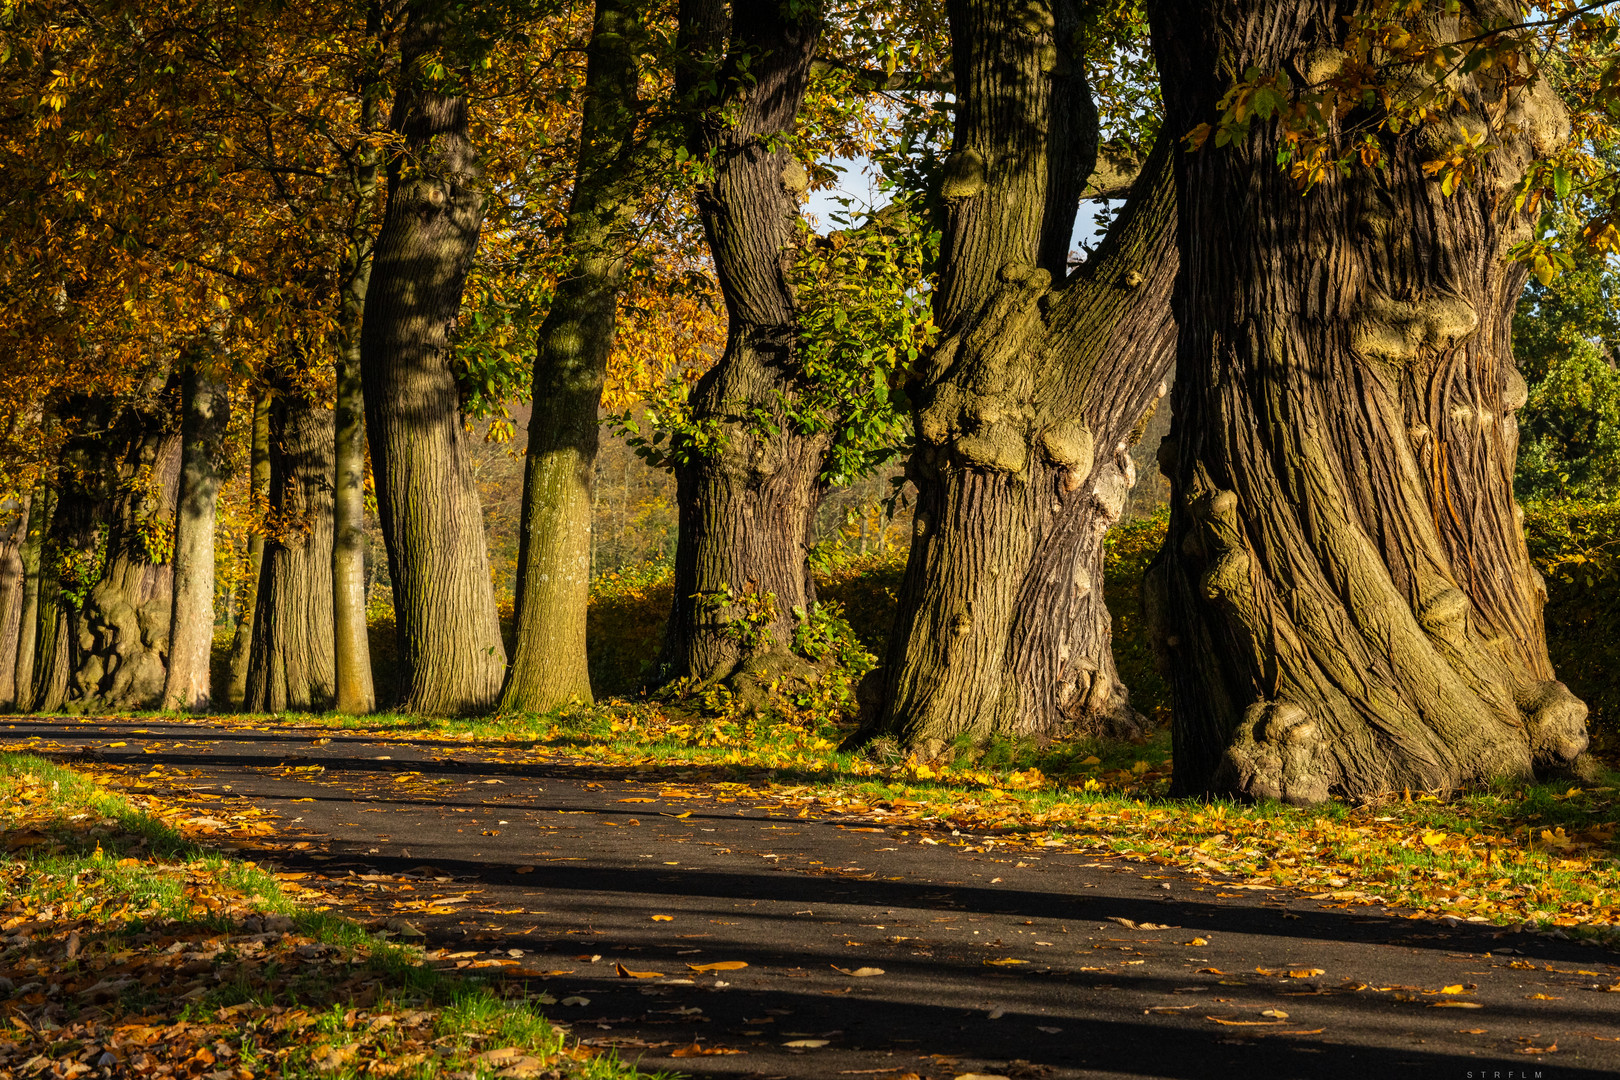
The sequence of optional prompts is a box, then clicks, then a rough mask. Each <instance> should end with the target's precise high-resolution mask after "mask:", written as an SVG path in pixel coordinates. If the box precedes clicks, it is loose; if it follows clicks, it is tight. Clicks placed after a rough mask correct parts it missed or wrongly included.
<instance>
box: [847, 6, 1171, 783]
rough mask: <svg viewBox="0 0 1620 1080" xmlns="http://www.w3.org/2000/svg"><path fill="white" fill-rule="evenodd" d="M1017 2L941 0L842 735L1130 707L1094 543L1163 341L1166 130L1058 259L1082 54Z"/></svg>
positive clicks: (1071, 716)
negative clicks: (938, 49) (876, 533)
mask: <svg viewBox="0 0 1620 1080" xmlns="http://www.w3.org/2000/svg"><path fill="white" fill-rule="evenodd" d="M1032 10H1035V9H1028V8H1025V7H1021V6H1018V5H1014V4H1011V3H1005V2H1000V0H977V2H967V0H963V2H958V3H955V4H953V5H952V6H951V9H950V14H951V29H952V40H953V42H954V46H953V57H954V63H955V67H956V84H957V96H958V100H959V102H960V105H959V107H958V111H957V123H956V131H955V136H954V142H953V145H952V151H951V154H950V155H949V157H948V158H947V159H946V163H945V180H944V186H943V189H942V192H941V193H942V195H943V196H944V199H945V204H946V214H947V223H946V231H945V238H944V239H945V243H944V247H943V249H942V254H941V258H942V262H941V280H940V287H939V290H938V291H937V293H936V296H935V320H936V322H937V323H938V324H939V325H940V327H941V329H942V331H943V333H942V340H941V343H940V345H939V346H938V348H937V349H936V350H935V352H934V354H933V355H932V356H931V357H930V358H929V359H928V360H927V362H926V364H925V365H924V368H923V371H922V372H921V375H920V377H919V378H918V379H917V380H916V381H915V382H914V383H913V385H912V386H911V387H910V389H909V392H910V395H911V398H912V401H913V403H914V407H915V410H916V411H915V418H916V424H917V434H918V447H917V449H916V451H914V453H913V455H912V458H911V461H910V462H909V464H908V474H909V476H910V477H911V479H912V480H913V482H914V483H916V485H917V490H918V498H917V509H916V514H915V517H914V528H913V537H912V544H911V553H910V557H909V559H908V561H907V565H906V576H905V579H904V581H903V583H902V586H901V591H900V595H899V604H898V607H897V611H896V619H895V629H894V632H893V633H892V634H891V636H890V639H889V655H888V661H887V663H886V665H885V668H884V672H883V691H882V697H881V699H880V704H879V707H878V709H877V711H876V713H875V715H873V716H872V717H871V718H870V719H869V721H868V723H867V724H866V725H865V726H864V727H863V730H862V731H861V732H860V733H858V734H857V735H856V736H855V738H853V739H852V740H851V742H852V743H857V742H859V741H862V740H864V739H867V738H870V737H872V736H873V735H875V734H878V733H883V734H886V735H889V736H891V737H894V738H896V739H898V740H899V741H900V742H901V743H902V744H904V745H906V746H908V747H913V748H915V749H917V750H919V751H920V752H922V753H924V754H929V755H931V754H934V753H937V752H939V751H940V750H941V749H943V747H944V746H945V745H946V744H948V743H949V742H951V741H953V740H955V739H958V738H962V737H966V738H970V739H972V740H974V741H976V742H982V741H983V740H985V739H987V738H989V737H990V736H993V735H1013V734H1029V733H1040V734H1055V733H1057V732H1059V731H1063V730H1067V729H1073V728H1075V727H1079V728H1080V729H1082V730H1098V729H1108V728H1114V729H1116V730H1117V729H1120V728H1126V729H1134V727H1135V724H1136V718H1135V716H1134V714H1133V713H1131V712H1130V710H1129V706H1128V703H1127V702H1126V700H1125V697H1124V694H1123V687H1121V686H1120V685H1119V682H1118V678H1117V676H1116V675H1115V674H1114V671H1113V658H1112V654H1111V651H1110V632H1109V623H1108V617H1107V609H1106V608H1105V607H1104V606H1103V603H1102V594H1101V585H1102V580H1101V577H1102V575H1101V550H1102V548H1101V544H1102V536H1103V534H1104V533H1105V532H1106V530H1107V529H1108V527H1109V526H1110V525H1111V524H1113V522H1114V521H1115V520H1116V519H1117V517H1118V515H1119V512H1120V509H1121V506H1122V504H1123V497H1124V493H1125V491H1126V490H1128V487H1129V482H1130V480H1131V479H1132V475H1131V471H1130V466H1129V459H1128V457H1127V455H1126V451H1128V449H1129V446H1130V441H1131V438H1132V434H1131V433H1132V432H1133V430H1135V428H1136V426H1137V424H1138V422H1139V421H1140V420H1141V419H1142V418H1143V415H1144V414H1145V413H1146V412H1147V410H1148V409H1149V408H1151V406H1152V404H1153V402H1154V401H1155V399H1156V395H1157V394H1159V393H1162V390H1161V389H1160V384H1161V381H1162V379H1163V378H1164V375H1165V374H1166V372H1167V370H1168V365H1169V363H1170V353H1171V350H1170V343H1171V342H1172V340H1173V332H1174V331H1173V324H1172V323H1171V321H1170V318H1169V314H1168V311H1167V310H1166V304H1165V300H1166V298H1167V296H1168V294H1169V289H1170V284H1171V282H1172V281H1173V280H1174V273H1175V257H1174V249H1173V245H1172V238H1173V223H1174V193H1173V190H1172V187H1171V184H1170V176H1169V161H1170V157H1171V153H1172V149H1173V147H1172V143H1171V141H1169V140H1167V139H1161V140H1160V143H1161V145H1160V146H1159V147H1158V148H1157V149H1156V150H1155V151H1154V153H1153V155H1152V157H1151V158H1150V160H1149V163H1148V166H1147V167H1146V168H1145V169H1144V172H1143V176H1142V178H1141V179H1140V180H1139V181H1138V183H1137V185H1136V187H1135V189H1134V190H1133V192H1132V195H1131V198H1130V200H1129V202H1128V203H1127V205H1126V208H1125V210H1124V211H1123V212H1122V213H1121V216H1120V218H1119V220H1118V221H1117V222H1116V223H1115V225H1114V227H1113V228H1112V229H1110V230H1109V234H1108V237H1107V239H1106V240H1105V242H1104V244H1103V246H1102V248H1101V249H1100V250H1099V251H1098V252H1097V253H1096V254H1095V255H1094V256H1092V258H1091V259H1089V260H1088V261H1087V262H1085V263H1084V264H1083V265H1082V266H1081V267H1079V268H1078V269H1077V270H1075V271H1074V272H1073V273H1072V274H1069V275H1068V276H1067V277H1066V278H1062V279H1061V280H1058V278H1059V275H1062V274H1063V273H1064V270H1065V266H1066V261H1065V257H1066V255H1067V250H1068V242H1069V236H1070V231H1071V229H1072V227H1073V222H1074V217H1075V212H1076V210H1077V207H1078V201H1079V196H1080V193H1081V188H1082V187H1083V180H1084V178H1086V177H1087V176H1089V175H1090V174H1091V171H1092V169H1093V167H1094V165H1095V162H1096V120H1095V110H1094V108H1093V107H1092V106H1091V103H1090V91H1089V89H1088V88H1087V87H1086V85H1085V82H1084V79H1083V75H1082V74H1081V72H1082V68H1081V67H1080V63H1081V60H1080V58H1079V57H1075V56H1067V57H1065V56H1062V51H1063V50H1064V49H1066V48H1067V45H1066V43H1067V42H1071V41H1074V40H1076V36H1075V35H1074V34H1071V33H1069V32H1067V29H1068V28H1069V27H1071V26H1072V24H1073V23H1074V21H1075V19H1076V12H1075V9H1074V7H1073V6H1072V5H1069V4H1058V5H1056V7H1055V15H1054V17H1053V19H1052V20H1051V21H1047V22H1044V24H1043V23H1041V22H1038V21H1031V19H1030V17H1029V12H1030V11H1032ZM1076 178H1080V179H1079V182H1077V181H1076ZM1054 280H1057V284H1056V285H1054Z"/></svg>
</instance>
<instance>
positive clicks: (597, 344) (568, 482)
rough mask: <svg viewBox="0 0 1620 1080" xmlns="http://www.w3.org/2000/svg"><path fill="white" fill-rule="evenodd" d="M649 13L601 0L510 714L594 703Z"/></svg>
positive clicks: (534, 433) (529, 494) (538, 401)
mask: <svg viewBox="0 0 1620 1080" xmlns="http://www.w3.org/2000/svg"><path fill="white" fill-rule="evenodd" d="M640 19H641V15H640V5H638V4H634V3H630V2H627V0H597V3H596V19H595V25H594V26H593V27H592V30H591V42H590V45H589V46H588V48H587V50H586V71H585V106H584V115H583V118H582V121H581V129H580V143H579V154H578V157H577V164H576V165H575V172H574V190H573V196H572V199H571V201H570V203H569V207H568V223H567V225H566V227H565V232H564V237H563V243H564V247H565V249H566V250H567V252H568V256H569V263H568V265H567V267H566V268H565V269H564V271H563V273H562V275H561V277H560V279H559V280H558V282H557V291H556V296H555V298H554V299H553V300H552V303H551V309H550V310H549V311H548V312H547V313H546V318H545V321H544V322H543V323H542V324H541V326H540V332H539V335H538V340H537V341H536V346H535V359H534V395H533V400H534V411H533V413H532V415H531V416H530V419H529V445H528V453H527V459H526V461H525V465H524V477H523V521H522V529H521V531H520V532H519V539H518V577H517V605H516V609H517V627H516V639H515V641H514V644H513V648H512V665H511V668H510V669H509V670H508V671H507V676H506V687H505V690H504V691H503V693H502V696H501V707H502V708H503V709H510V710H517V711H533V712H543V711H545V710H547V709H553V708H556V707H557V706H560V705H565V704H567V703H568V702H569V701H585V702H588V701H590V700H591V680H590V669H589V667H588V666H587V664H586V658H585V608H586V602H587V601H588V600H589V598H590V583H591V578H590V574H591V536H592V509H593V503H594V500H593V498H592V492H593V488H594V486H595V476H596V449H597V438H598V428H599V420H598V415H599V413H600V410H601V404H602V383H603V380H604V378H605V377H606V374H607V363H608V355H609V353H610V352H611V351H612V348H613V334H614V329H615V318H614V316H615V310H616V308H617V304H618V295H619V287H620V283H621V282H622V281H623V278H624V255H625V252H626V251H627V250H628V247H629V245H630V243H631V237H630V236H629V235H628V227H629V225H630V223H631V219H632V215H633V213H634V211H635V209H636V206H637V203H638V198H637V197H638V195H639V194H640V192H639V190H638V185H637V184H636V180H637V179H638V177H637V176H636V174H635V168H636V164H637V163H636V155H637V150H638V146H637V143H636V139H635V136H636V123H637V119H638V117H639V115H640V112H641V107H640V100H639V98H638V96H637V93H636V91H637V84H638V82H639V79H640V69H639V65H638V64H637V54H638V51H639V48H640V40H641V38H642V36H643V33H642V28H641V23H640Z"/></svg>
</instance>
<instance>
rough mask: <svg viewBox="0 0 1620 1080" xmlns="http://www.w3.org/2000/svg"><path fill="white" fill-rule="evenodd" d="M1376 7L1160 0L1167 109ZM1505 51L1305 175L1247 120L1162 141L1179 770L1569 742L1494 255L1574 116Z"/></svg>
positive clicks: (1168, 645)
mask: <svg viewBox="0 0 1620 1080" xmlns="http://www.w3.org/2000/svg"><path fill="white" fill-rule="evenodd" d="M1485 7H1486V8H1487V9H1488V10H1487V13H1486V15H1488V16H1490V17H1498V16H1500V17H1509V16H1516V14H1517V12H1518V10H1519V9H1518V7H1517V6H1516V5H1507V4H1500V5H1498V4H1486V5H1485ZM1346 9H1348V10H1346ZM1375 9H1376V10H1382V9H1381V8H1377V7H1376V5H1374V4H1373V3H1371V2H1370V0H1367V2H1363V3H1355V4H1349V5H1341V6H1340V8H1338V9H1333V8H1324V7H1322V6H1321V5H1319V4H1316V3H1306V2H1303V0H1294V2H1289V3H1271V2H1264V3H1262V2H1260V0H1221V2H1217V3H1208V4H1202V5H1196V6H1194V5H1173V4H1168V3H1160V4H1157V5H1155V6H1154V10H1153V13H1152V14H1153V19H1154V27H1153V40H1154V46H1155V48H1156V49H1157V50H1158V51H1159V70H1160V71H1161V72H1162V73H1163V85H1164V93H1165V101H1166V106H1167V111H1168V116H1169V122H1168V123H1169V127H1168V129H1169V130H1171V131H1176V132H1180V131H1186V130H1189V129H1190V128H1192V126H1193V125H1194V124H1195V123H1197V122H1199V121H1209V120H1213V119H1215V118H1216V116H1217V115H1218V106H1217V102H1218V101H1219V100H1220V98H1221V97H1222V95H1223V94H1224V93H1225V91H1226V89H1227V87H1228V84H1229V81H1230V79H1231V77H1232V75H1231V73H1232V72H1238V71H1243V70H1245V69H1247V68H1250V67H1251V66H1252V67H1254V68H1257V69H1259V70H1261V71H1271V70H1278V69H1281V68H1285V67H1286V68H1289V69H1291V70H1298V71H1304V70H1313V71H1316V72H1318V75H1319V76H1320V74H1321V69H1322V68H1323V66H1324V65H1328V66H1331V65H1332V64H1334V63H1335V62H1337V61H1336V60H1335V57H1336V56H1342V54H1339V53H1336V51H1335V50H1334V48H1332V45H1333V44H1334V43H1335V42H1338V41H1339V40H1341V38H1342V35H1343V33H1344V27H1345V25H1346V23H1347V22H1348V21H1349V20H1350V19H1351V18H1354V17H1355V16H1356V15H1359V14H1364V13H1366V14H1370V13H1372V12H1374V11H1375ZM1486 15H1481V16H1478V17H1480V18H1484V17H1486ZM1448 32H1455V34H1456V36H1457V37H1458V38H1466V37H1469V36H1470V35H1471V34H1474V33H1477V32H1478V27H1477V26H1474V25H1473V24H1472V23H1471V22H1470V21H1469V20H1468V19H1454V20H1452V25H1451V27H1450V28H1449V31H1448ZM1510 78H1511V73H1510V72H1509V71H1508V70H1507V69H1506V68H1504V67H1494V68H1481V69H1479V70H1477V71H1475V72H1474V73H1473V74H1470V75H1458V76H1456V77H1455V79H1454V80H1450V79H1449V78H1448V82H1449V83H1450V84H1451V85H1450V88H1451V90H1452V91H1453V92H1455V93H1456V94H1458V95H1459V104H1458V106H1457V107H1456V108H1455V109H1453V110H1452V111H1451V113H1449V114H1447V115H1446V116H1445V117H1443V118H1441V120H1440V121H1439V126H1430V125H1420V126H1418V127H1416V128H1410V129H1408V130H1406V131H1404V132H1403V133H1402V134H1400V135H1398V136H1389V135H1383V136H1381V137H1380V149H1381V150H1382V152H1383V156H1384V163H1385V167H1383V168H1380V169H1360V168H1358V169H1356V170H1354V171H1353V172H1352V173H1351V174H1350V175H1348V176H1342V177H1341V176H1339V175H1338V174H1336V173H1332V172H1330V174H1329V175H1328V177H1327V178H1325V179H1324V180H1323V181H1322V182H1321V183H1320V184H1319V185H1318V186H1317V187H1316V188H1315V189H1313V190H1312V191H1311V192H1310V193H1308V194H1306V195H1305V196H1303V197H1302V196H1301V193H1300V192H1299V190H1298V189H1297V187H1296V185H1295V183H1294V182H1293V181H1292V180H1291V179H1290V178H1289V177H1288V176H1287V174H1285V173H1284V172H1282V171H1281V170H1279V169H1278V168H1277V167H1276V165H1275V162H1276V160H1277V151H1278V145H1277V135H1276V133H1275V132H1274V131H1273V130H1272V128H1271V127H1270V126H1269V125H1260V124H1256V125H1255V127H1254V130H1253V131H1252V132H1251V133H1250V134H1249V135H1248V136H1247V137H1246V138H1241V139H1238V140H1236V141H1234V142H1233V143H1232V144H1231V145H1230V146H1227V147H1216V146H1215V145H1214V144H1213V141H1212V142H1211V143H1210V144H1209V145H1207V146H1205V147H1204V148H1203V149H1201V150H1199V151H1197V152H1195V153H1188V154H1183V155H1180V156H1179V157H1178V160H1177V169H1176V181H1177V186H1178V189H1179V192H1180V202H1181V221H1180V225H1179V229H1180V246H1181V250H1182V252H1183V266H1182V274H1181V277H1180V279H1179V280H1178V282H1177V284H1176V293H1175V305H1176V310H1177V313H1178V316H1179V319H1180V325H1181V337H1180V341H1179V345H1178V358H1177V369H1176V388H1175V399H1174V400H1175V420H1174V425H1175V426H1174V430H1173V431H1172V434H1171V438H1170V439H1169V440H1167V446H1166V447H1165V448H1164V450H1162V451H1161V453H1162V454H1163V456H1164V459H1165V461H1166V463H1167V466H1168V468H1167V471H1168V473H1169V475H1170V478H1171V485H1172V489H1173V491H1174V497H1173V501H1172V504H1171V520H1170V532H1169V536H1168V539H1167V540H1166V543H1165V547H1164V550H1163V552H1162V553H1161V554H1160V556H1159V559H1158V562H1157V563H1156V566H1155V570H1154V573H1152V574H1151V575H1150V582H1151V583H1152V586H1153V587H1152V588H1151V589H1150V594H1149V595H1150V600H1151V601H1152V604H1151V606H1152V607H1153V608H1156V610H1157V612H1158V619H1159V622H1160V624H1161V633H1162V644H1163V648H1164V652H1165V657H1166V665H1167V669H1168V673H1169V676H1170V682H1171V687H1172V690H1173V691H1174V694H1175V723H1174V738H1175V761H1176V777H1175V786H1176V788H1177V789H1178V790H1180V791H1183V792H1201V791H1209V790H1214V791H1225V792H1235V793H1241V794H1246V795H1250V796H1269V797H1278V798H1283V799H1287V800H1289V801H1292V802H1300V803H1310V802H1317V801H1320V800H1322V799H1325V798H1327V797H1328V796H1329V795H1331V794H1343V795H1346V796H1368V797H1377V796H1380V795H1383V794H1387V793H1389V792H1391V791H1396V792H1398V791H1401V790H1402V789H1419V790H1439V791H1450V790H1453V789H1456V788H1458V787H1459V786H1462V785H1464V784H1468V783H1471V782H1475V781H1479V780H1484V779H1488V778H1492V777H1526V776H1529V775H1530V774H1531V773H1532V770H1533V769H1550V770H1559V769H1566V768H1570V767H1572V766H1573V767H1576V768H1579V766H1580V762H1579V760H1578V759H1579V758H1580V756H1581V754H1582V752H1583V751H1584V750H1585V747H1586V742H1587V736H1586V730H1585V723H1584V720H1585V714H1586V707H1585V705H1583V704H1582V703H1581V702H1580V701H1578V700H1576V699H1575V698H1574V696H1573V695H1571V694H1570V692H1569V691H1568V690H1567V689H1566V688H1565V687H1564V685H1563V684H1562V683H1560V682H1557V681H1556V680H1555V679H1554V677H1553V671H1552V665H1551V663H1550V662H1549V660H1548V656H1547V647H1546V642H1545V638H1544V633H1543V626H1542V616H1541V609H1542V604H1543V602H1544V600H1545V591H1544V588H1543V586H1542V583H1541V581H1540V578H1539V576H1538V575H1537V573H1536V571H1535V569H1534V568H1533V566H1532V564H1531V562H1530V559H1529V556H1528V554H1527V552H1526V549H1525V544H1524V539H1523V536H1522V533H1521V529H1520V525H1519V519H1518V511H1517V507H1516V506H1515V504H1514V502H1513V492H1512V479H1513V462H1514V455H1515V453H1516V451H1517V441H1518V437H1517V426H1516V424H1515V422H1514V419H1513V412H1514V410H1515V409H1516V408H1518V407H1519V406H1520V405H1522V404H1523V403H1524V400H1525V390H1524V386H1525V383H1524V380H1523V378H1522V377H1521V376H1520V375H1519V373H1518V371H1517V370H1516V369H1515V367H1514V365H1513V358H1512V354H1511V351H1510V346H1509V326H1510V323H1511V317H1512V313H1513V308H1514V304H1515V302H1516V300H1517V298H1518V295H1519V291H1520V288H1521V286H1522V284H1523V282H1524V277H1525V274H1524V271H1523V269H1522V267H1520V266H1517V265H1515V264H1513V263H1511V262H1510V261H1509V260H1508V257H1507V256H1508V251H1509V250H1510V248H1511V247H1512V246H1513V245H1514V244H1516V243H1518V242H1519V241H1520V240H1522V239H1523V238H1524V237H1525V236H1527V235H1528V231H1529V228H1530V226H1531V224H1532V223H1531V221H1530V220H1528V219H1527V218H1526V217H1525V216H1524V215H1522V214H1520V213H1517V212H1515V211H1514V209H1513V202H1514V200H1513V197H1512V188H1513V187H1514V185H1515V184H1516V183H1517V182H1518V181H1519V179H1520V178H1521V176H1522V175H1523V173H1524V171H1525V169H1526V167H1527V166H1528V164H1529V162H1530V161H1531V160H1533V159H1534V158H1536V157H1538V156H1541V155H1544V154H1547V153H1550V152H1552V151H1554V150H1555V149H1556V148H1557V146H1558V144H1559V143H1561V142H1562V140H1563V139H1564V138H1565V137H1567V132H1568V125H1567V122H1566V120H1565V118H1564V114H1563V110H1562V108H1561V106H1560V104H1559V102H1558V101H1557V99H1556V96H1555V95H1554V93H1553V92H1552V90H1551V89H1549V88H1548V86H1547V83H1546V81H1545V80H1542V81H1540V82H1538V83H1537V84H1535V86H1534V88H1533V89H1527V88H1524V87H1518V86H1515V85H1513V84H1512V82H1511V81H1508V80H1509V79H1510ZM1459 126H1460V127H1464V128H1466V129H1467V130H1468V131H1470V132H1475V133H1478V132H1485V133H1486V142H1487V144H1490V145H1492V146H1494V149H1492V150H1491V151H1490V153H1489V154H1488V155H1487V156H1486V157H1485V158H1484V160H1483V161H1482V162H1481V163H1480V168H1479V175H1478V176H1477V178H1476V179H1475V180H1473V181H1471V182H1469V183H1467V184H1464V185H1463V186H1462V187H1461V188H1460V189H1459V190H1458V191H1457V192H1456V193H1455V194H1453V195H1451V196H1449V197H1447V196H1446V195H1444V194H1443V193H1442V191H1441V188H1440V185H1439V184H1438V183H1436V182H1435V181H1434V180H1432V179H1430V178H1429V177H1427V176H1425V175H1424V172H1423V165H1424V163H1425V162H1427V161H1429V160H1431V159H1432V158H1433V157H1434V156H1435V154H1436V148H1437V147H1442V146H1445V145H1448V144H1449V142H1450V141H1451V140H1452V139H1453V138H1455V137H1456V132H1457V130H1458V128H1459ZM1335 134H1336V133H1335Z"/></svg>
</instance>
